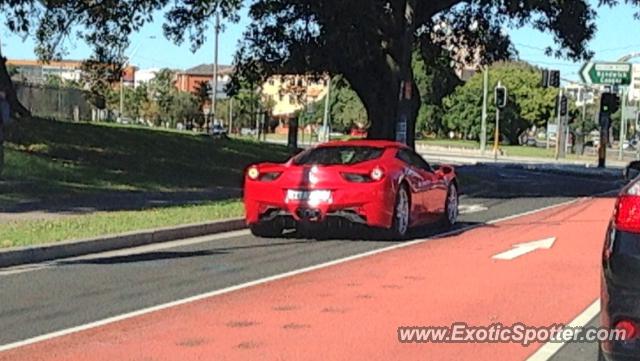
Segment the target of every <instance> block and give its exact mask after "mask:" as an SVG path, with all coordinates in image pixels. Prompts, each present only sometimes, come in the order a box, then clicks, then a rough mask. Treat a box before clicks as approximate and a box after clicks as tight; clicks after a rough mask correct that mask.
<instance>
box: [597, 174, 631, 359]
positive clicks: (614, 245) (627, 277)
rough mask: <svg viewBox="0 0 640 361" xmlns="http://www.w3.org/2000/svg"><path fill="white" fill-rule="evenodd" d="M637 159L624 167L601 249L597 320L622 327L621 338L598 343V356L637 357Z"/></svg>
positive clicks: (613, 326)
mask: <svg viewBox="0 0 640 361" xmlns="http://www.w3.org/2000/svg"><path fill="white" fill-rule="evenodd" d="M638 175H640V162H632V163H631V164H630V165H629V166H628V167H627V168H626V170H625V177H626V178H627V179H628V180H629V181H630V182H629V184H627V186H625V187H624V188H623V189H622V191H621V192H620V194H619V195H618V199H617V202H616V207H615V212H614V215H613V217H612V219H611V222H610V224H609V229H608V231H607V234H606V237H605V245H604V250H603V252H602V286H601V292H600V293H601V296H600V302H601V313H600V320H601V324H602V326H603V327H606V328H609V329H623V330H625V331H626V339H625V340H624V341H604V342H601V343H600V350H599V352H600V353H599V357H598V359H599V360H607V361H609V360H640V177H638Z"/></svg>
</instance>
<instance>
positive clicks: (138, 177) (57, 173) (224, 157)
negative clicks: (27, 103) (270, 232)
mask: <svg viewBox="0 0 640 361" xmlns="http://www.w3.org/2000/svg"><path fill="white" fill-rule="evenodd" d="M286 158H288V153H287V150H286V148H284V147H282V146H277V145H269V144H259V143H255V142H251V141H239V140H213V139H211V138H209V137H205V136H201V135H194V134H191V133H186V132H175V131H163V130H152V129H147V128H138V127H122V126H115V125H104V124H77V123H64V122H57V121H50V120H43V119H34V120H29V121H24V122H21V123H20V125H19V128H17V129H13V130H12V131H11V133H10V134H9V142H8V144H7V154H6V166H5V173H4V175H3V178H4V181H3V182H0V208H5V209H7V208H10V207H11V206H13V205H15V204H18V203H20V202H26V201H42V202H45V203H46V202H56V201H57V202H64V200H65V199H67V198H74V197H78V196H82V195H92V194H100V195H102V196H104V195H105V194H106V195H107V196H108V194H109V192H117V191H127V190H134V191H154V192H158V191H162V192H172V191H184V190H189V189H206V188H212V187H217V186H222V187H240V186H241V182H242V172H243V170H244V168H245V167H246V166H247V165H248V164H250V163H253V162H258V161H264V160H269V161H282V160H285V159H286ZM45 211H46V209H45ZM242 213H243V209H242V205H241V203H240V201H239V200H228V201H217V202H206V203H204V204H201V205H188V206H173V207H161V208H150V209H141V210H137V211H117V212H98V213H93V214H89V215H82V216H70V217H63V218H59V219H51V220H21V221H12V222H4V223H0V247H10V246H17V245H30V244H36V243H46V242H53V241H60V240H66V239H75V238H81V237H92V236H97V235H101V234H110V233H120V232H125V231H132V230H137V229H144V228H152V227H161V226H170V225H177V224H184V223H193V222H202V221H207V220H212V219H220V218H228V217H234V216H240V215H242Z"/></svg>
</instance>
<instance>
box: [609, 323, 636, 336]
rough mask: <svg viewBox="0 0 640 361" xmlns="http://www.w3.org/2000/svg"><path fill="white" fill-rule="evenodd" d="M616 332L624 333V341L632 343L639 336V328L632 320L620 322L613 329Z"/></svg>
mask: <svg viewBox="0 0 640 361" xmlns="http://www.w3.org/2000/svg"><path fill="white" fill-rule="evenodd" d="M613 329H614V330H616V331H618V330H619V331H621V332H624V341H631V340H633V339H634V338H636V336H637V335H638V327H637V326H636V324H635V322H633V321H630V320H620V321H618V322H617V323H616V325H615V326H614V327H613Z"/></svg>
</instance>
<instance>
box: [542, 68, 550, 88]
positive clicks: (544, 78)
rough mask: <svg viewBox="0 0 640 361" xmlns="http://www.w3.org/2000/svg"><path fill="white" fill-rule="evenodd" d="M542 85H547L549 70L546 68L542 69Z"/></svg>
mask: <svg viewBox="0 0 640 361" xmlns="http://www.w3.org/2000/svg"><path fill="white" fill-rule="evenodd" d="M542 87H543V88H548V87H549V70H547V69H542Z"/></svg>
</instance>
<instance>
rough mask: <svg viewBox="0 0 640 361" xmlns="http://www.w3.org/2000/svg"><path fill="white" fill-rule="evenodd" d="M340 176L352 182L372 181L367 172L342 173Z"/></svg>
mask: <svg viewBox="0 0 640 361" xmlns="http://www.w3.org/2000/svg"><path fill="white" fill-rule="evenodd" d="M342 178H344V179H346V180H348V181H349V182H353V183H368V182H371V181H372V179H371V177H370V176H369V175H368V174H359V173H342Z"/></svg>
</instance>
